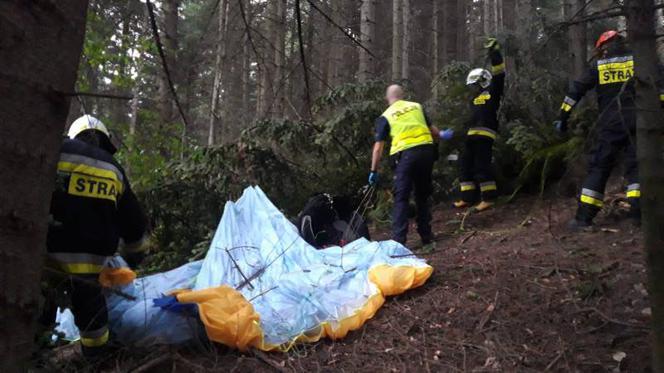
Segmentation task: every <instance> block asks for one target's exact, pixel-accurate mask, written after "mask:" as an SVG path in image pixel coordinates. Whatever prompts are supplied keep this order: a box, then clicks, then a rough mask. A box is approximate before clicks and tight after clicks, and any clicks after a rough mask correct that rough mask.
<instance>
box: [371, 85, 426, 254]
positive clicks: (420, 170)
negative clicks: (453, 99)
mask: <svg viewBox="0 0 664 373" xmlns="http://www.w3.org/2000/svg"><path fill="white" fill-rule="evenodd" d="M385 100H386V101H387V103H388V104H389V107H388V108H387V110H385V112H384V113H383V114H382V115H381V116H380V117H379V118H378V119H376V122H375V125H376V135H375V141H376V142H375V144H374V147H373V153H372V159H371V172H370V173H369V185H375V184H377V183H378V174H379V173H378V172H379V164H380V160H381V157H382V154H383V150H384V148H385V142H386V141H387V140H388V139H389V138H391V148H390V158H391V163H392V167H393V169H394V185H393V193H394V207H393V210H392V239H393V240H395V241H397V242H400V243H402V244H405V243H406V236H407V234H408V201H409V199H410V194H411V192H412V191H413V189H414V191H415V203H416V205H417V231H418V233H419V234H420V238H421V239H422V245H430V244H431V243H432V242H433V235H432V232H431V210H430V206H429V198H430V196H431V193H432V184H431V173H432V171H433V164H434V161H435V154H436V152H435V148H434V143H433V139H434V137H436V138H437V137H438V136H439V131H438V129H437V128H436V127H435V126H432V125H431V124H430V122H429V120H428V118H427V116H426V114H425V112H424V109H423V108H422V105H420V104H418V103H416V102H410V101H406V100H404V91H403V88H402V87H401V86H399V85H396V84H395V85H391V86H389V87H388V88H387V92H386V94H385Z"/></svg>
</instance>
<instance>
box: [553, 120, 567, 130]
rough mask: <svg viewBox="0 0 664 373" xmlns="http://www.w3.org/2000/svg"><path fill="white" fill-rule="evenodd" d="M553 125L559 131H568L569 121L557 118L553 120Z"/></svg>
mask: <svg viewBox="0 0 664 373" xmlns="http://www.w3.org/2000/svg"><path fill="white" fill-rule="evenodd" d="M553 126H554V127H555V128H556V131H558V133H565V132H567V122H566V121H563V120H557V121H555V122H553Z"/></svg>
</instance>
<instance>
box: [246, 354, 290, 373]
mask: <svg viewBox="0 0 664 373" xmlns="http://www.w3.org/2000/svg"><path fill="white" fill-rule="evenodd" d="M253 352H254V356H256V357H257V358H258V360H260V361H262V362H264V363H265V364H267V365H269V366H271V367H272V368H274V369H275V370H277V371H278V372H284V373H286V372H288V369H286V368H284V367H282V366H281V365H280V364H279V363H277V362H276V361H274V360H272V359H270V358H269V357H268V356H267V355H266V354H265V352H263V351H260V350H253Z"/></svg>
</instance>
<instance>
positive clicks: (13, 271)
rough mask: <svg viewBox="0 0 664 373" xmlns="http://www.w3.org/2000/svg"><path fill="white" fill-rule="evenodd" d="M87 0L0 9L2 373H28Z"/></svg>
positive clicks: (14, 3) (14, 1) (9, 4)
mask: <svg viewBox="0 0 664 373" xmlns="http://www.w3.org/2000/svg"><path fill="white" fill-rule="evenodd" d="M87 3H88V2H87V0H70V1H57V2H46V1H19V0H11V1H2V2H0V45H1V46H2V47H1V48H0V123H2V126H0V247H1V248H2V249H0V284H2V286H0V309H2V317H1V318H2V333H3V338H2V339H0V371H3V372H14V371H25V370H27V369H26V366H25V365H24V364H25V359H27V358H28V357H29V356H30V354H31V352H32V344H33V340H34V332H35V329H34V325H35V323H34V320H35V317H36V316H37V313H38V312H39V303H40V302H39V299H40V287H39V284H40V277H41V271H42V264H43V255H44V252H45V250H44V247H45V239H46V231H47V225H48V210H49V203H50V200H51V193H52V190H53V185H54V182H55V166H56V163H57V160H58V153H59V149H60V145H61V140H62V133H63V129H64V125H65V120H66V118H67V112H68V109H69V101H70V100H69V99H68V98H67V97H65V96H63V95H62V94H61V92H72V91H73V90H74V83H75V81H76V71H77V69H78V63H79V59H80V55H81V49H82V47H83V36H84V33H85V16H86V10H87V5H88V4H87Z"/></svg>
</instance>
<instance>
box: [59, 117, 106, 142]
mask: <svg viewBox="0 0 664 373" xmlns="http://www.w3.org/2000/svg"><path fill="white" fill-rule="evenodd" d="M87 130H97V131H99V132H101V133H103V134H104V135H106V137H108V138H109V139H110V138H111V133H110V132H108V129H107V128H106V126H105V125H104V123H102V121H100V120H99V119H97V118H95V117H93V116H91V115H84V116H82V117H80V118H78V119H76V120H75V121H74V123H72V124H71V126H70V127H69V132H67V136H68V137H69V138H70V139H73V138H75V137H76V136H78V135H80V134H81V132H83V131H87Z"/></svg>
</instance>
